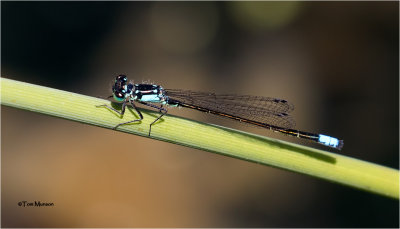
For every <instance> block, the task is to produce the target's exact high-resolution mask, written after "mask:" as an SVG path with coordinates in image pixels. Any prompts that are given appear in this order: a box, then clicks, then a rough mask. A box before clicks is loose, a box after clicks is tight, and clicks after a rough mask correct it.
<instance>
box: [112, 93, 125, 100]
mask: <svg viewBox="0 0 400 229" xmlns="http://www.w3.org/2000/svg"><path fill="white" fill-rule="evenodd" d="M114 99H115V100H116V101H118V102H122V101H124V99H125V96H124V94H123V93H121V92H115V93H114Z"/></svg>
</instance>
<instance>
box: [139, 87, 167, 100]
mask: <svg viewBox="0 0 400 229" xmlns="http://www.w3.org/2000/svg"><path fill="white" fill-rule="evenodd" d="M134 86H135V88H134V91H133V93H132V96H133V98H132V99H133V100H136V101H141V102H151V103H165V95H164V89H163V88H162V87H161V86H160V85H154V84H135V85H134Z"/></svg>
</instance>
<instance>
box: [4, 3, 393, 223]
mask: <svg viewBox="0 0 400 229" xmlns="http://www.w3.org/2000/svg"><path fill="white" fill-rule="evenodd" d="M398 10H399V5H398V2H255V3H251V2H250V3H244V2H218V3H215V2H201V3H199V2H177V3H174V2H119V3H113V2H31V3H27V2H4V1H2V2H1V68H2V72H1V75H2V76H3V77H7V78H11V79H16V80H21V81H25V82H29V83H35V84H39V85H44V86H50V87H54V88H58V89H62V90H67V91H72V92H77V93H83V94H86V95H91V96H107V95H109V93H110V83H111V82H112V79H113V77H114V75H115V74H119V73H124V74H127V75H128V76H129V78H130V79H131V80H135V81H136V82H142V81H146V80H150V81H151V82H154V83H157V84H162V85H163V86H164V87H166V88H182V89H193V90H201V91H213V92H220V93H238V94H254V95H262V96H272V97H279V98H283V99H287V100H289V101H291V102H293V103H294V104H295V105H296V110H295V112H294V113H293V116H294V117H295V119H296V120H297V127H298V128H299V129H301V130H304V131H309V132H317V133H325V134H329V135H332V136H335V137H340V138H343V139H344V140H345V145H344V149H343V151H342V152H341V153H343V154H345V155H349V156H351V157H355V158H359V159H362V160H367V161H370V162H374V163H378V164H382V165H385V166H389V167H392V168H396V169H398V168H399V164H398V162H399V154H398V152H399V135H398V131H399V121H398V119H399V99H398V88H399V80H398V79H399V71H398V70H399V68H398V62H399V59H398V54H399V53H398V51H399V46H398V44H399V22H398V19H399V13H398ZM171 113H173V114H177V115H182V116H186V117H189V118H193V119H196V120H200V121H206V122H213V123H217V124H221V125H227V126H229V127H233V128H238V129H241V130H246V131H251V132H254V133H257V134H263V135H266V136H272V137H277V138H280V139H284V140H287V141H292V142H296V143H299V144H305V145H311V146H313V147H320V146H316V145H315V144H310V143H307V142H304V141H301V140H298V139H295V138H291V137H286V136H281V135H278V134H274V133H270V132H269V131H264V130H262V129H257V128H250V127H247V126H242V125H238V124H236V123H232V122H230V121H226V120H220V119H218V118H214V117H209V116H208V115H205V114H202V113H199V112H195V111H193V112H192V111H185V110H183V109H182V110H178V109H175V110H174V109H172V110H171ZM1 114H2V116H1V121H2V123H1V124H2V128H1V130H2V138H1V143H2V144H1V150H2V158H1V159H2V164H1V166H2V190H1V195H2V196H1V198H2V226H3V227H398V226H399V218H398V214H399V207H398V201H396V200H392V199H389V198H385V197H381V196H377V195H373V194H370V193H365V192H363V191H359V190H356V189H353V188H349V187H344V186H341V185H337V184H333V183H330V182H327V181H323V180H319V179H316V178H312V177H308V176H304V175H300V174H295V173H291V172H287V171H283V170H280V169H275V168H270V167H267V166H262V165H258V164H253V163H250V162H245V161H240V160H238V159H233V158H228V157H223V156H218V155H215V154H212V153H207V152H202V151H199V150H194V149H189V148H185V147H182V146H177V145H172V144H169V143H164V142H158V141H155V140H150V139H147V138H142V137H138V136H132V135H127V134H123V133H119V132H114V131H111V130H106V129H101V128H98V127H93V126H87V125H83V124H79V123H74V122H71V121H66V120H61V119H57V118H52V117H47V116H44V115H40V114H35V113H31V112H27V111H21V110H16V109H12V108H8V107H3V106H2V113H1ZM320 148H323V149H326V148H324V147H320ZM22 200H27V201H35V200H41V201H47V202H54V203H55V206H54V207H47V208H21V207H18V205H17V203H18V202H19V201H22Z"/></svg>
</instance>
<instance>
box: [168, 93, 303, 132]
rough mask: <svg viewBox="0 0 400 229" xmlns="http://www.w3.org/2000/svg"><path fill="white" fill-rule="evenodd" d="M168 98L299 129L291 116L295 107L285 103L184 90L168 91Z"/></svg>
mask: <svg viewBox="0 0 400 229" xmlns="http://www.w3.org/2000/svg"><path fill="white" fill-rule="evenodd" d="M165 94H166V95H167V96H168V97H169V98H171V99H173V100H177V101H179V102H182V103H185V104H190V105H194V106H199V107H202V108H206V109H208V110H213V111H217V112H221V113H225V114H229V115H234V116H238V117H241V118H245V119H249V120H253V121H257V122H262V123H267V124H270V125H274V126H279V127H283V128H293V127H294V126H295V122H294V120H293V118H292V117H291V116H290V115H289V113H290V112H291V111H293V109H294V106H293V104H291V103H289V102H288V101H286V100H283V99H276V98H269V97H262V96H252V95H234V94H220V95H217V94H214V93H205V92H195V91H188V90H180V89H165Z"/></svg>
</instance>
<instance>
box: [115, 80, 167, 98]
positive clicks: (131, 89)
mask: <svg viewBox="0 0 400 229" xmlns="http://www.w3.org/2000/svg"><path fill="white" fill-rule="evenodd" d="M112 91H113V97H114V99H115V100H116V101H118V102H122V101H124V100H127V99H128V100H134V101H139V102H151V103H162V104H165V103H166V100H167V99H166V98H167V97H166V96H165V93H164V89H163V88H162V87H161V86H159V85H154V84H131V83H127V77H126V76H125V75H119V76H117V77H116V79H115V82H114V85H113V87H112Z"/></svg>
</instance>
